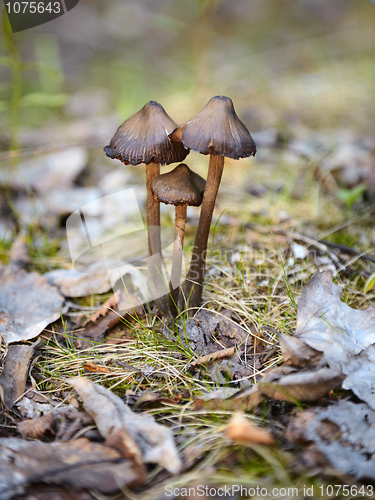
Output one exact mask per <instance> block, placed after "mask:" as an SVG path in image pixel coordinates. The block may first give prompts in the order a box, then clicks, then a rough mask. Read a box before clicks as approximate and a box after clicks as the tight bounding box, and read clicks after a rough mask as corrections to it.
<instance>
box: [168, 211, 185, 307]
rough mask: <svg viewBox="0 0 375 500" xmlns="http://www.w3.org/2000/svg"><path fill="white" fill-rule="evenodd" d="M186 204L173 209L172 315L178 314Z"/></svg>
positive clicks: (170, 303)
mask: <svg viewBox="0 0 375 500" xmlns="http://www.w3.org/2000/svg"><path fill="white" fill-rule="evenodd" d="M186 212H187V205H177V206H176V211H175V235H174V245H173V257H172V271H171V281H170V290H171V292H170V297H169V299H170V302H169V307H170V309H171V311H172V316H173V317H176V316H177V314H178V307H177V304H178V296H179V293H180V281H181V271H182V250H183V248H184V237H185V225H186Z"/></svg>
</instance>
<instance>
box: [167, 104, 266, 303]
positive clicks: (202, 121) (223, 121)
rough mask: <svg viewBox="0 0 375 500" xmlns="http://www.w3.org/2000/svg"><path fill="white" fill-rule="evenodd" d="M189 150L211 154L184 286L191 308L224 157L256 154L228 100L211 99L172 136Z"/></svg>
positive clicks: (199, 282) (196, 299)
mask: <svg viewBox="0 0 375 500" xmlns="http://www.w3.org/2000/svg"><path fill="white" fill-rule="evenodd" d="M170 138H171V140H172V141H175V142H181V143H182V144H183V145H184V146H185V147H186V148H189V149H192V150H193V151H196V152H198V153H202V154H204V155H207V154H209V155H210V162H209V168H208V175H207V181H206V188H205V191H204V196H203V201H202V208H201V215H200V218H199V223H198V228H197V234H196V238H195V243H194V249H193V256H192V260H191V264H190V269H189V272H188V275H187V280H186V284H185V288H184V291H185V296H186V297H190V299H189V306H191V307H199V306H200V303H201V298H202V285H203V281H204V273H205V266H206V251H207V242H208V236H209V232H210V226H211V220H212V214H213V210H214V207H215V201H216V195H217V192H218V189H219V185H220V181H221V176H222V173H223V168H224V157H225V156H227V157H228V158H233V159H235V160H238V159H240V158H246V157H248V156H254V155H255V153H256V146H255V143H254V141H253V139H252V137H251V135H250V133H249V131H248V130H247V128H246V126H245V125H244V124H243V123H242V122H241V120H240V119H239V118H238V116H237V114H236V112H235V110H234V106H233V102H232V100H231V99H230V98H229V97H224V96H216V97H212V99H210V101H209V102H208V103H207V104H206V106H205V107H204V108H203V109H202V111H200V112H199V113H198V114H197V115H195V116H194V117H193V118H192V119H191V120H189V121H187V122H186V123H184V124H183V125H181V126H180V127H178V128H177V129H176V130H174V131H173V133H172V134H171V135H170Z"/></svg>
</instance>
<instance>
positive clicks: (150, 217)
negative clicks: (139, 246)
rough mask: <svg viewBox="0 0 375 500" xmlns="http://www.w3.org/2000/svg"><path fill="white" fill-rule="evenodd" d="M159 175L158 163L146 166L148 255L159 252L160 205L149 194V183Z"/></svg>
mask: <svg viewBox="0 0 375 500" xmlns="http://www.w3.org/2000/svg"><path fill="white" fill-rule="evenodd" d="M158 175H160V163H153V162H151V163H148V164H147V165H146V189H147V231H148V248H149V252H150V255H153V254H155V253H160V252H161V240H160V230H156V229H151V228H156V227H157V228H160V203H159V202H158V201H156V200H155V199H154V197H153V195H152V193H151V188H150V184H151V182H152V181H153V180H154V179H155V177H157V176H158Z"/></svg>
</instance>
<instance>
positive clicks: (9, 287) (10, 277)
mask: <svg viewBox="0 0 375 500" xmlns="http://www.w3.org/2000/svg"><path fill="white" fill-rule="evenodd" d="M0 282H1V290H0V334H1V335H2V336H3V337H4V339H5V341H6V343H8V344H9V343H11V342H19V341H22V340H28V339H31V338H33V337H36V336H37V335H39V333H40V332H42V331H43V329H44V328H45V327H46V326H47V325H48V324H49V323H52V322H53V321H56V320H57V319H59V317H60V315H61V313H64V312H65V311H66V308H65V307H63V302H64V297H63V296H62V295H61V294H60V293H59V291H58V290H57V289H56V288H55V287H53V286H51V285H50V284H49V283H48V282H47V279H46V278H45V277H44V276H41V275H40V274H38V273H37V272H33V273H27V272H26V271H24V270H23V269H20V268H19V267H17V266H15V265H14V264H9V265H8V266H1V267H0Z"/></svg>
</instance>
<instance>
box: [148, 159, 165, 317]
mask: <svg viewBox="0 0 375 500" xmlns="http://www.w3.org/2000/svg"><path fill="white" fill-rule="evenodd" d="M159 175H160V163H152V162H151V163H148V164H147V165H146V189H147V234H148V248H149V255H150V257H151V256H154V257H153V259H150V260H149V267H148V279H149V285H150V288H151V290H150V291H151V295H152V294H156V295H158V293H159V291H160V290H163V288H165V285H164V281H163V269H162V252H161V237H160V203H159V202H158V201H156V200H155V199H154V197H153V195H152V193H151V188H150V184H151V182H152V181H153V180H154V179H155V177H158V176H159ZM155 300H156V304H157V306H158V309H159V312H160V313H161V314H164V315H168V314H169V311H168V304H167V301H166V298H163V297H158V298H156V299H155Z"/></svg>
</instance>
